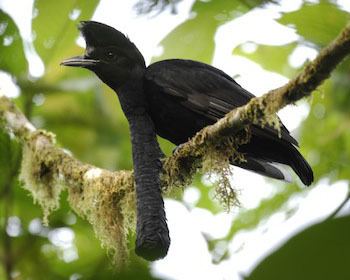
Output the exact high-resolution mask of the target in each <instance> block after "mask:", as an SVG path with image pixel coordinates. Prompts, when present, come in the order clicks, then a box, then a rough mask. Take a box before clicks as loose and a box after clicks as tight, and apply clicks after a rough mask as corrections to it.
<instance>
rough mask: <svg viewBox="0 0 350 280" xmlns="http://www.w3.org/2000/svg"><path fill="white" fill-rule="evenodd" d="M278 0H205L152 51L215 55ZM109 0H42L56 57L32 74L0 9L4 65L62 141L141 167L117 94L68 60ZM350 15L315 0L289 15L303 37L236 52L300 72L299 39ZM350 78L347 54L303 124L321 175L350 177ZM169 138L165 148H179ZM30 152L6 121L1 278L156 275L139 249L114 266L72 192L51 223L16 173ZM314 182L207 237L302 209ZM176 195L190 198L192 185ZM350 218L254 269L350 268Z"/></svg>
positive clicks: (210, 204) (151, 7)
mask: <svg viewBox="0 0 350 280" xmlns="http://www.w3.org/2000/svg"><path fill="white" fill-rule="evenodd" d="M177 2H181V1H175V2H171V1H165V0H163V1H140V3H139V6H138V7H139V12H143V13H152V14H153V16H157V15H158V13H161V12H163V10H166V9H168V8H170V9H172V11H173V12H176V3H177ZM267 2H273V3H272V4H271V3H270V5H278V1H262V0H241V1H240V0H232V1H224V0H216V1H194V4H193V5H192V8H191V12H192V13H194V14H196V16H195V17H193V16H192V17H189V18H188V19H187V20H186V21H184V22H183V23H181V24H180V25H178V26H177V27H176V28H175V29H173V30H169V33H168V35H167V36H166V37H165V38H164V39H163V40H162V41H161V42H160V45H162V46H163V48H164V52H163V53H162V55H161V56H160V57H154V58H153V60H154V61H155V60H160V59H165V58H171V57H181V58H191V59H196V60H200V61H204V62H207V63H211V61H212V59H213V56H214V51H215V41H214V36H215V34H216V32H217V30H218V28H219V27H220V26H221V25H223V24H225V23H227V22H230V21H232V20H234V19H236V18H238V17H240V16H242V15H244V14H245V13H247V12H249V11H251V10H253V9H256V8H257V7H262V6H264V5H266V4H267ZM174 3H175V4H174ZM98 4H99V1H98V0H91V1H82V0H81V1H80V0H76V1H69V0H62V1H45V0H36V1H34V8H33V19H32V34H33V38H34V40H33V46H34V48H35V50H36V52H37V53H38V55H39V56H40V58H41V59H42V61H43V63H44V66H45V72H44V74H43V75H42V76H41V77H40V78H33V77H32V76H31V75H30V74H29V68H28V67H29V65H28V62H27V59H26V55H25V51H24V46H25V45H26V43H25V42H24V40H23V39H22V37H21V35H20V33H19V30H18V28H17V26H16V24H15V23H14V21H13V19H12V18H11V16H9V15H8V14H7V13H5V12H4V11H3V10H0V69H1V71H3V72H6V73H8V74H10V75H11V77H12V79H13V81H14V82H15V84H16V85H17V86H18V87H19V89H20V94H19V96H18V97H16V98H15V99H14V101H15V102H16V104H17V105H18V106H19V107H20V108H21V109H22V111H23V112H25V114H26V115H27V117H28V118H29V119H30V120H31V121H32V122H33V123H34V124H35V125H36V126H37V127H40V128H45V129H47V130H49V131H52V132H54V133H55V134H56V135H57V139H58V142H59V145H60V146H62V147H64V148H65V149H68V150H70V151H71V152H72V153H73V154H74V155H75V156H76V157H77V158H79V159H80V160H82V161H85V162H89V163H92V164H94V165H97V166H100V167H103V168H107V169H111V170H116V169H131V168H132V162H131V156H130V154H131V148H130V141H129V136H128V126H127V123H126V121H125V119H124V116H123V113H122V111H121V109H120V107H119V103H118V102H116V98H115V95H114V94H113V93H112V92H111V90H110V89H108V88H107V87H106V86H104V85H102V84H101V83H100V82H99V81H98V80H97V79H96V78H95V76H94V75H92V74H91V73H89V72H87V71H80V70H77V71H72V70H71V69H66V68H62V67H58V64H59V62H60V61H61V60H62V58H67V57H70V56H74V55H76V54H79V53H81V52H82V50H81V48H80V47H79V46H77V44H76V38H77V36H78V32H77V29H76V25H77V22H78V21H79V20H81V19H84V20H86V19H88V18H91V17H92V15H93V13H94V11H95V9H96V7H97V5H98ZM116 5H117V4H116ZM140 5H141V6H140ZM142 5H143V6H142ZM169 5H170V6H171V7H169ZM140 7H144V8H142V9H141V8H140ZM145 7H146V8H145ZM140 16H144V15H140ZM170 16H171V15H169V17H170ZM349 19H350V17H349V13H348V12H346V11H344V10H342V9H341V8H340V7H339V6H338V5H337V4H336V2H335V1H330V0H329V1H327V0H320V1H310V2H309V1H305V2H303V4H302V6H301V7H300V8H299V9H298V10H296V11H293V12H287V13H284V14H282V15H281V17H280V18H279V19H278V22H279V23H280V24H282V25H286V26H290V27H292V28H294V29H295V31H296V33H297V34H298V35H300V36H299V38H298V40H296V41H294V42H292V43H289V44H286V45H283V46H275V45H262V44H257V43H253V44H254V45H255V51H254V52H245V51H244V47H243V46H238V47H235V48H234V49H233V50H232V52H233V54H234V55H240V56H243V57H246V58H248V59H250V60H253V61H255V62H257V63H258V64H259V65H261V66H262V67H263V68H264V69H266V70H268V71H272V72H276V73H279V74H282V75H284V76H286V77H288V78H291V77H293V76H294V75H295V74H296V73H297V72H298V70H299V69H297V68H295V67H292V66H291V65H290V63H289V57H290V55H291V54H292V53H293V51H294V50H295V49H296V48H298V47H300V46H307V47H311V48H313V49H315V50H319V49H320V48H322V47H323V46H325V45H326V44H327V43H329V42H330V41H331V40H332V39H333V38H334V37H335V36H336V35H337V34H338V33H339V31H340V30H341V29H342V27H344V26H345V24H346V23H347V22H348V21H349ZM198 42H201V44H198ZM272 57H273V59H271V58H272ZM349 89H350V61H349V60H346V61H344V62H343V63H342V64H341V65H340V66H339V67H338V68H337V70H336V71H334V73H333V75H332V78H331V79H329V80H328V81H327V82H326V83H325V84H324V85H323V86H322V88H321V89H320V90H319V92H318V93H317V94H314V95H313V97H312V98H311V99H310V100H308V102H309V104H310V113H309V115H308V117H307V119H306V120H305V121H304V122H303V124H302V126H301V127H300V128H299V134H300V146H301V147H302V148H301V149H302V152H303V154H305V155H306V156H307V158H308V160H309V161H310V162H311V163H312V166H313V169H314V172H315V177H316V180H321V179H323V178H328V179H329V180H330V182H336V181H339V180H346V181H348V179H349V177H350V176H349V175H350V169H349V166H350V111H349V108H350V92H349V91H350V90H349ZM310 132H312V133H310ZM160 141H161V145H162V148H163V150H164V151H165V152H166V153H169V152H171V150H172V149H173V148H174V147H173V146H172V145H171V144H170V143H168V142H166V141H164V140H162V139H160ZM20 159H21V148H20V144H19V143H17V142H16V140H15V139H13V138H12V137H11V135H8V134H7V133H5V131H0V209H1V210H0V235H1V238H0V242H1V243H0V260H1V264H2V266H1V267H0V279H157V278H156V277H155V276H152V273H151V271H150V267H149V264H147V263H146V262H144V261H143V260H141V259H139V258H137V257H135V256H134V255H133V252H132V251H133V250H131V262H130V267H129V269H127V270H126V271H123V272H115V271H113V268H111V267H110V261H109V260H108V257H107V254H106V253H105V251H104V250H103V249H101V247H100V243H99V242H98V240H97V239H96V238H95V237H94V233H93V231H92V229H91V226H90V225H89V224H88V223H87V222H86V221H84V220H82V219H80V218H79V217H77V216H76V215H75V214H74V213H72V211H71V210H70V208H69V206H68V204H67V203H66V198H65V197H62V199H61V207H60V209H58V210H57V211H56V212H55V213H54V214H53V215H52V216H51V218H50V226H49V227H44V226H42V225H41V222H40V217H41V216H42V213H41V209H39V207H38V206H37V205H34V204H33V201H32V199H31V197H30V196H29V195H28V193H27V192H26V191H25V190H23V189H22V188H21V183H20V182H19V181H18V178H17V175H18V170H19V166H20ZM272 183H273V182H271V184H272ZM192 187H193V188H196V189H198V190H199V191H200V192H201V196H200V199H199V200H198V202H196V205H194V206H195V207H198V208H205V209H208V210H210V211H211V212H212V213H215V214H216V213H218V212H220V211H222V210H221V208H220V206H219V205H218V204H217V202H216V201H215V200H214V199H212V198H211V196H210V194H211V189H210V188H208V187H207V182H204V181H203V180H202V178H201V176H200V175H198V176H197V177H196V178H195V180H194V183H193V186H192ZM308 191H309V190H305V189H304V188H301V187H300V186H298V185H296V184H284V185H283V187H281V188H278V189H277V191H276V192H275V194H274V195H273V196H272V197H269V198H266V199H264V200H262V201H261V202H260V204H259V205H258V206H257V207H254V208H250V209H240V210H239V211H238V214H237V215H236V217H235V218H234V219H233V222H232V225H231V228H230V230H229V232H228V234H227V236H225V237H224V238H220V239H210V238H208V239H207V245H208V247H207V248H208V250H209V251H210V252H212V253H213V255H214V254H215V250H214V248H216V247H217V245H218V244H221V243H220V242H222V241H226V242H232V241H233V240H234V238H235V236H236V235H237V233H240V232H244V231H247V230H251V229H254V228H256V227H257V226H258V225H259V224H260V223H261V221H264V220H266V219H269V217H272V216H273V215H275V214H276V213H279V212H280V211H283V212H284V213H287V214H288V215H289V216H292V215H293V212H295V209H294V208H293V207H291V206H288V205H289V204H288V202H289V201H290V200H291V198H292V197H293V196H295V195H296V194H301V193H303V192H308ZM300 198H301V199H303V196H302V195H301V196H300ZM176 199H177V200H179V201H182V195H181V194H180V195H179V196H177V197H176ZM324 203H325V204H326V203H327V201H325V202H324ZM288 215H287V216H288ZM349 219H350V218H349V217H348V216H345V217H341V218H338V217H331V218H329V219H326V220H325V221H321V222H320V223H319V224H316V225H313V226H310V227H309V228H307V229H305V230H304V231H303V232H301V233H299V234H296V235H295V236H294V237H292V238H291V239H290V240H289V241H287V242H286V243H285V244H284V245H283V246H281V247H280V248H279V249H277V250H275V251H274V252H272V253H271V255H270V256H267V257H266V258H265V259H263V260H262V261H261V263H260V264H258V265H257V267H256V268H255V269H254V270H253V271H252V273H251V274H250V275H246V276H245V277H246V279H350V272H349V269H348V264H347V262H348V260H349V257H350V256H349V255H350V253H349V252H350V242H349V236H350V223H349V222H350V221H349ZM60 231H61V232H64V233H65V234H66V236H68V237H67V238H68V239H69V236H71V233H72V232H73V233H74V243H73V244H71V243H69V242H68V243H67V244H58V243H57V242H58V241H57V240H55V236H57V233H59V232H60ZM130 238H131V239H132V238H133V236H132V234H131V235H130ZM130 247H132V245H131V246H130ZM69 258H70V260H71V261H67V259H68V260H69ZM227 258H229V252H228V251H227V250H226V251H225V250H224V252H222V253H221V254H220V256H219V257H217V256H216V257H215V258H214V257H213V260H214V261H215V262H216V263H218V264H220V262H222V261H224V260H225V259H227ZM179 269H181V268H179ZM9 271H11V273H10V272H9ZM242 277H243V276H242Z"/></svg>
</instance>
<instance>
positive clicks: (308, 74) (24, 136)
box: [0, 25, 350, 265]
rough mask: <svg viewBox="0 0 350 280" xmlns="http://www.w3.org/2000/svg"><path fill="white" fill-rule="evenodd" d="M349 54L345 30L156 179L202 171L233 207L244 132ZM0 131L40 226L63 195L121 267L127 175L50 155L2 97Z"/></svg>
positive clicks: (304, 92)
mask: <svg viewBox="0 0 350 280" xmlns="http://www.w3.org/2000/svg"><path fill="white" fill-rule="evenodd" d="M349 53H350V25H348V26H347V27H346V28H345V29H344V30H343V31H342V33H341V34H340V35H339V36H338V37H337V38H336V39H335V40H334V41H333V42H332V43H331V44H330V45H329V46H327V47H326V48H324V49H323V50H322V51H321V52H320V53H319V55H318V56H317V57H316V59H315V60H314V61H312V62H309V63H308V64H307V65H306V67H305V68H304V70H303V71H302V72H301V73H300V74H299V75H298V76H297V77H296V78H294V79H293V80H291V81H290V82H288V83H287V84H286V85H285V86H283V87H280V88H278V89H275V90H272V91H270V92H268V93H267V94H265V95H263V96H261V97H257V98H254V99H252V100H251V101H250V102H249V103H248V104H247V105H245V106H242V107H239V108H237V109H235V110H233V111H231V112H229V113H228V114H227V115H226V116H225V117H224V118H222V119H220V120H219V121H218V122H217V123H215V124H214V125H211V126H208V127H206V128H204V129H202V130H201V131H200V132H198V133H197V134H196V135H195V136H194V137H193V138H192V139H191V140H189V141H188V142H187V143H185V144H183V145H182V146H181V147H180V148H179V149H178V150H177V152H176V153H175V154H174V155H172V156H170V157H168V158H166V159H165V160H164V165H163V176H162V181H163V186H164V189H169V188H170V187H172V186H185V185H186V184H188V183H189V182H190V180H191V179H192V176H193V174H194V173H195V172H196V171H197V170H198V168H202V169H203V170H205V171H215V172H219V173H221V175H222V178H223V179H222V180H223V181H222V182H221V183H222V184H221V187H220V188H219V190H218V191H219V194H221V197H222V198H224V202H225V203H229V204H230V203H232V202H234V201H235V192H234V191H233V190H232V188H231V187H230V186H229V182H228V180H227V174H228V172H229V157H230V156H232V151H233V152H234V151H236V149H237V147H238V146H239V145H240V144H242V143H244V142H246V141H248V140H249V124H252V123H254V124H259V125H265V124H270V125H274V126H275V127H276V128H277V129H278V127H279V121H278V118H277V117H276V115H275V113H276V112H277V111H278V110H280V109H281V108H283V107H284V106H286V105H287V104H290V103H293V102H295V101H297V100H299V99H301V98H303V97H305V96H309V95H310V94H311V92H312V91H313V90H315V89H316V88H317V87H318V86H319V85H320V84H321V83H322V82H323V81H324V80H325V79H326V78H328V77H329V75H330V74H331V72H332V71H333V70H334V68H335V67H336V66H337V65H338V64H339V63H340V62H341V61H342V60H343V59H344V58H345V57H346V56H347V55H348V54H349ZM0 95H1V93H0ZM0 126H2V127H3V128H5V129H6V130H8V131H9V133H12V134H13V135H14V136H15V137H16V138H17V139H19V140H20V141H21V142H22V144H23V160H22V168H21V175H20V176H21V179H22V180H23V182H24V185H25V188H27V189H28V190H30V191H31V193H32V195H33V197H34V200H35V201H37V202H38V203H39V204H40V205H41V206H42V208H43V209H44V214H45V219H47V216H48V215H49V213H50V212H51V211H52V210H54V209H56V208H57V207H58V205H59V194H60V192H61V191H62V190H63V189H64V188H66V189H67V190H68V193H69V201H70V205H71V207H72V208H73V209H74V210H75V211H76V212H77V213H78V214H79V215H81V216H82V217H85V218H86V219H87V220H88V221H89V222H90V223H91V224H92V225H93V227H94V230H95V232H96V234H97V236H98V237H99V238H100V239H101V241H102V244H103V245H104V246H105V247H107V249H109V251H110V252H111V253H112V254H113V255H114V256H115V260H116V264H119V265H121V264H122V263H123V262H124V261H125V260H126V259H127V250H126V235H127V233H128V230H129V229H132V228H133V226H134V224H135V194H134V180H133V174H132V172H131V171H116V172H111V171H107V170H103V169H100V168H97V167H94V166H92V165H89V164H85V163H82V162H80V161H78V160H77V159H75V158H74V157H73V156H72V155H70V154H69V153H68V152H66V151H65V150H63V149H61V148H59V147H57V145H56V144H55V137H54V135H53V134H51V133H49V132H45V131H43V130H36V129H35V127H34V126H33V125H32V124H31V123H30V122H29V121H28V120H27V119H26V118H25V116H24V115H23V113H21V112H20V110H18V109H17V107H16V106H15V105H14V103H13V102H12V101H11V100H10V99H8V98H6V97H5V96H1V97H0ZM228 135H235V136H234V137H232V136H231V137H229V136H228ZM234 156H235V157H236V160H242V158H241V157H240V154H239V153H237V152H234Z"/></svg>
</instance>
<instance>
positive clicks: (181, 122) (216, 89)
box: [62, 21, 313, 260]
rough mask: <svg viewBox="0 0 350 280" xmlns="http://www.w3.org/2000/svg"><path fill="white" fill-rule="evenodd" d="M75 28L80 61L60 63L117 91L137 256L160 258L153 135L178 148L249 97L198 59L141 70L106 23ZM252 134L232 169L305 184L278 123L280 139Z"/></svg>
mask: <svg viewBox="0 0 350 280" xmlns="http://www.w3.org/2000/svg"><path fill="white" fill-rule="evenodd" d="M80 30H81V32H82V34H83V36H84V38H85V41H86V51H85V54H84V56H79V57H73V58H70V59H67V60H65V61H63V62H62V64H63V65H67V66H78V67H84V68H87V69H89V70H91V71H93V72H95V73H96V75H97V76H98V77H99V78H100V79H101V80H102V81H103V82H104V83H106V84H107V85H108V86H110V87H111V88H112V89H114V90H115V91H116V93H117V95H118V97H119V100H120V103H121V106H122V109H123V111H124V113H125V116H126V118H127V119H128V121H129V124H130V132H131V141H132V147H133V162H134V170H135V181H136V195H137V240H136V253H137V254H139V255H141V256H142V257H144V258H146V259H149V260H155V259H158V258H162V257H164V256H165V255H166V253H167V251H168V247H169V244H170V238H169V232H168V228H167V225H166V218H165V212H164V209H163V200H162V197H161V193H160V180H159V174H160V170H161V164H160V161H159V158H160V157H161V155H162V153H161V150H160V148H159V145H158V143H157V141H156V134H158V135H159V136H161V137H163V138H165V139H168V140H169V141H171V142H173V143H174V144H177V145H179V144H181V143H184V142H186V141H187V140H188V139H189V138H190V137H192V136H193V135H194V134H195V133H196V132H197V131H199V130H200V129H202V128H203V127H205V126H207V125H210V124H213V123H214V122H216V121H217V120H218V119H219V118H222V117H223V116H224V115H225V114H226V113H228V112H229V111H231V110H232V109H234V108H236V107H239V106H242V105H244V104H246V103H247V102H248V101H249V100H250V99H251V98H252V97H254V96H253V95H252V94H251V93H249V92H248V91H246V90H245V89H243V88H242V87H241V86H240V85H239V84H237V83H236V82H235V81H234V80H233V79H232V78H231V77H230V76H228V75H227V74H225V73H224V72H223V71H221V70H219V69H217V68H214V67H212V66H210V65H207V64H204V63H201V62H197V61H191V60H181V59H171V60H164V61H160V62H157V63H154V64H152V65H150V66H148V67H146V65H145V62H144V59H143V56H142V54H141V53H140V52H139V50H138V49H137V48H136V46H135V45H134V44H133V43H132V42H131V41H130V40H129V39H128V38H127V37H125V36H124V35H123V34H122V33H121V32H119V31H117V30H115V29H114V28H112V27H110V26H107V25H104V24H101V23H98V22H94V21H86V22H82V23H81V25H80ZM251 132H252V137H251V140H250V141H249V143H247V144H245V145H242V146H241V147H240V148H239V151H240V152H242V153H243V154H244V155H245V158H246V160H247V161H246V162H243V163H235V162H233V164H235V165H237V166H240V167H242V168H245V169H248V170H251V171H254V172H257V173H259V174H262V175H265V176H269V177H272V178H276V179H285V176H284V174H283V173H282V172H281V171H280V170H279V169H278V168H277V167H275V166H274V165H273V163H281V164H286V165H289V166H291V167H292V169H293V170H294V171H295V172H296V174H297V175H298V176H299V178H300V179H301V181H302V182H303V183H304V184H305V185H310V184H311V182H312V181H313V173H312V170H311V168H310V166H309V164H308V163H307V162H306V161H305V159H304V158H303V156H302V155H301V154H300V153H299V151H298V150H297V148H296V146H297V141H296V140H295V139H294V138H293V137H292V136H291V135H290V134H289V132H288V130H287V129H286V128H285V127H284V126H283V125H282V128H281V137H278V134H277V132H276V131H275V130H274V129H273V128H271V127H269V126H265V127H264V128H261V127H259V126H256V125H253V126H252V128H251Z"/></svg>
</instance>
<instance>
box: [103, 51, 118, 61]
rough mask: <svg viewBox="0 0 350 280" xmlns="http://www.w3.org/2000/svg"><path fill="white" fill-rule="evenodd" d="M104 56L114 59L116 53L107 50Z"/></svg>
mask: <svg viewBox="0 0 350 280" xmlns="http://www.w3.org/2000/svg"><path fill="white" fill-rule="evenodd" d="M106 57H107V59H108V60H116V58H117V54H116V53H114V52H113V51H107V52H106Z"/></svg>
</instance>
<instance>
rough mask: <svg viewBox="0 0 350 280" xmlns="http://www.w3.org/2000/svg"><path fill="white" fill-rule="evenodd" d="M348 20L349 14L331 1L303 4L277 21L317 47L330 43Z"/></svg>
mask: <svg viewBox="0 0 350 280" xmlns="http://www.w3.org/2000/svg"><path fill="white" fill-rule="evenodd" d="M349 20H350V14H349V13H347V12H345V11H343V10H340V8H339V7H338V6H337V5H336V4H333V3H332V2H331V1H325V0H323V1H320V3H318V4H313V3H307V2H306V3H304V4H303V6H302V7H301V9H299V10H297V11H294V12H290V13H285V14H284V15H283V16H282V17H281V18H280V19H279V20H278V21H279V22H280V23H282V24H284V25H292V26H294V27H295V29H296V31H297V33H298V34H299V35H300V36H302V37H304V38H305V39H306V40H308V41H310V42H313V43H314V44H316V45H318V46H325V45H326V44H328V43H329V42H331V41H332V40H333V39H334V38H335V37H336V36H337V35H338V34H339V32H340V31H341V30H342V28H344V27H345V25H346V23H347V22H348V21H349Z"/></svg>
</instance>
